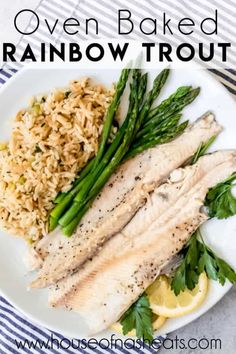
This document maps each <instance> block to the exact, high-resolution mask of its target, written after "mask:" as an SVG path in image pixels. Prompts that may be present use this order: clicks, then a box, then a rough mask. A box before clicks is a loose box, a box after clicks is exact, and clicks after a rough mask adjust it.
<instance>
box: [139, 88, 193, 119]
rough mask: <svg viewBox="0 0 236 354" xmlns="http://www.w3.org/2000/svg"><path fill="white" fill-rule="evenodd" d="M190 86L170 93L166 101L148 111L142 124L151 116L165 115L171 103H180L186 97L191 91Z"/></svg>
mask: <svg viewBox="0 0 236 354" xmlns="http://www.w3.org/2000/svg"><path fill="white" fill-rule="evenodd" d="M191 89H192V87H191V86H180V87H179V88H178V89H177V90H176V91H175V92H174V93H172V94H171V95H170V96H169V97H168V98H167V99H165V100H164V101H162V102H161V103H160V104H159V105H158V106H157V107H155V108H153V109H151V110H150V113H149V115H148V116H146V117H145V119H144V123H146V122H147V121H148V120H149V119H150V118H152V117H153V116H156V115H157V114H158V115H161V114H163V113H166V111H167V110H169V109H170V106H171V105H172V104H173V102H176V101H177V102H178V101H179V102H181V101H182V99H183V98H184V97H185V96H186V94H187V93H189V92H190V91H191Z"/></svg>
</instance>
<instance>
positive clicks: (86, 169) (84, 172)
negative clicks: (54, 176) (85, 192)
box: [54, 158, 95, 204]
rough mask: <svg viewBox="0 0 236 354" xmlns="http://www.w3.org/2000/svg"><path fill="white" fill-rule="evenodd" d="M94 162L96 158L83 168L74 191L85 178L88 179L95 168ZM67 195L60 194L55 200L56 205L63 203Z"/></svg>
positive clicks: (74, 185) (76, 180)
mask: <svg viewBox="0 0 236 354" xmlns="http://www.w3.org/2000/svg"><path fill="white" fill-rule="evenodd" d="M94 162H95V158H93V159H91V160H90V161H89V162H88V163H87V165H86V166H85V167H84V168H83V170H82V171H81V172H80V173H79V177H78V178H76V179H75V181H74V184H73V186H72V189H73V188H74V187H76V186H77V185H78V184H79V183H80V182H81V181H82V179H83V178H84V177H86V176H87V175H88V174H89V172H90V171H91V170H92V168H93V166H94ZM68 193H69V192H67V193H59V194H58V196H57V197H56V198H55V200H54V204H59V203H61V202H62V201H63V199H64V198H65V196H66V195H67V194H68Z"/></svg>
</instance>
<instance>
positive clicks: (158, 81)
mask: <svg viewBox="0 0 236 354" xmlns="http://www.w3.org/2000/svg"><path fill="white" fill-rule="evenodd" d="M169 73H170V69H164V70H162V71H161V72H160V74H159V75H158V76H157V77H156V78H155V80H154V82H153V87H152V89H151V91H149V92H148V94H147V97H146V99H145V102H144V104H143V107H142V108H141V111H140V113H139V116H138V119H137V122H136V126H135V134H134V135H136V134H137V132H138V131H139V129H140V127H141V126H142V124H143V121H144V119H145V117H146V116H147V115H148V114H149V111H150V109H151V107H152V105H153V103H154V101H155V100H156V98H157V97H158V96H159V94H160V92H161V89H162V88H163V86H164V84H165V82H166V80H167V78H168V76H169Z"/></svg>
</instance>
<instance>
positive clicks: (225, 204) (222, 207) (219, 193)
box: [205, 173, 236, 219]
mask: <svg viewBox="0 0 236 354" xmlns="http://www.w3.org/2000/svg"><path fill="white" fill-rule="evenodd" d="M235 179H236V173H234V174H233V175H232V176H230V177H229V178H227V179H226V180H225V181H224V182H221V183H219V184H217V185H216V186H215V187H213V188H211V189H210V190H209V192H208V194H207V196H206V200H205V205H206V206H207V207H208V213H209V216H210V217H211V218H213V217H216V218H218V219H225V218H228V217H230V216H233V215H235V214H236V198H235V197H234V196H233V194H232V188H233V186H235V184H233V182H234V180H235Z"/></svg>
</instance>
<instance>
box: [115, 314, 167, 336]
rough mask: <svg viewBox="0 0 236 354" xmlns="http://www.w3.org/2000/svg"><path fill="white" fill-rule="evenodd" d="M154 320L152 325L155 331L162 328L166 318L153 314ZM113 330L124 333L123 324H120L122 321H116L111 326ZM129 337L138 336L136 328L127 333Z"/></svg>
mask: <svg viewBox="0 0 236 354" xmlns="http://www.w3.org/2000/svg"><path fill="white" fill-rule="evenodd" d="M152 320H153V322H152V326H153V329H154V331H156V330H157V329H159V328H161V326H162V325H163V324H164V323H165V321H166V318H165V317H163V316H158V315H156V314H154V315H153V319H152ZM110 328H111V330H113V331H115V332H117V333H119V334H123V331H122V326H121V324H120V322H116V323H114V324H113V325H112V326H111V327H110ZM126 335H127V336H128V337H135V336H136V330H135V329H132V331H130V332H129V333H128V334H126Z"/></svg>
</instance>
